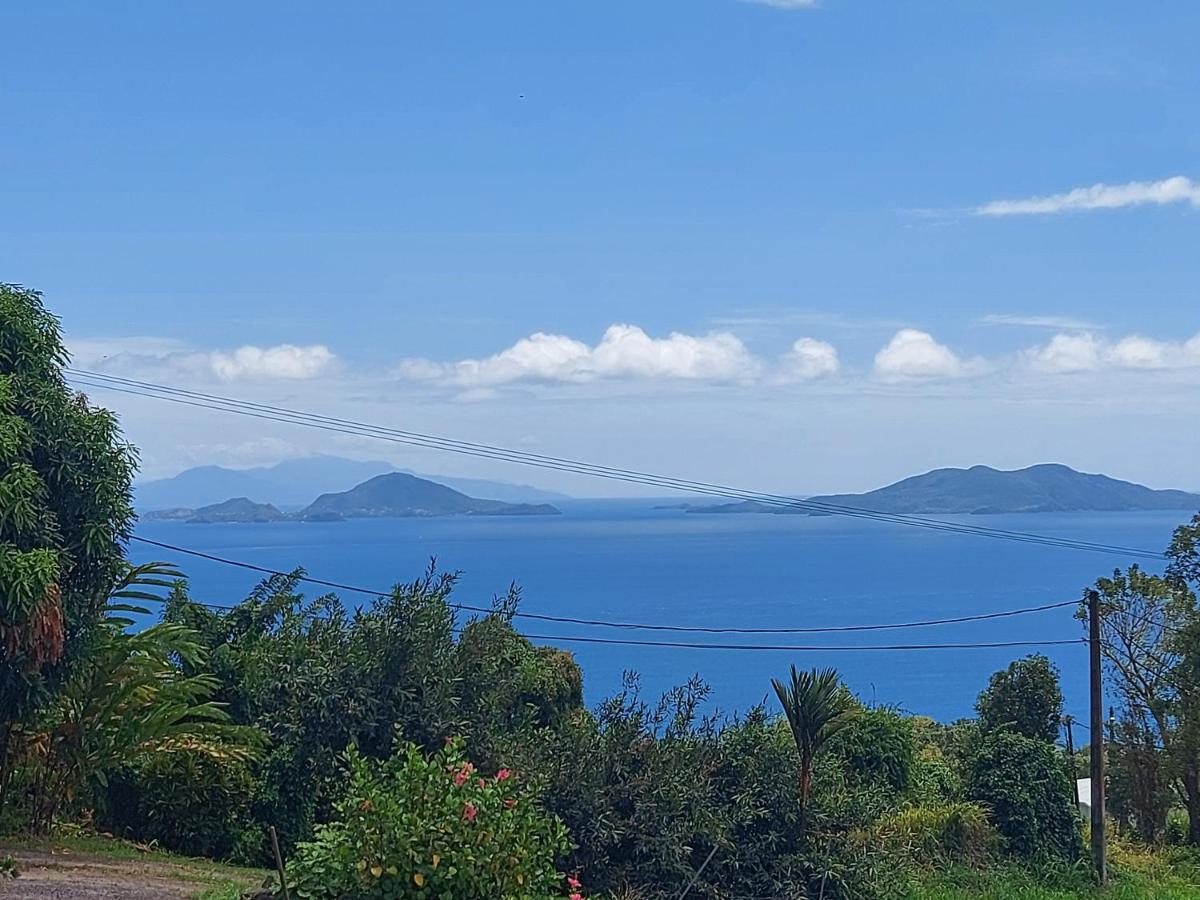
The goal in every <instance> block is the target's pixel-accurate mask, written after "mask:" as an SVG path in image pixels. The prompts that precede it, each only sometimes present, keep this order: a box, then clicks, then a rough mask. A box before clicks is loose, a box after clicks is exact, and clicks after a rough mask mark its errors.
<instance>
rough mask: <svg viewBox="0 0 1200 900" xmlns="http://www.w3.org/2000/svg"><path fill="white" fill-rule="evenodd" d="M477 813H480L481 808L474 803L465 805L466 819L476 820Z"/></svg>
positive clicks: (464, 813) (469, 820) (464, 814)
mask: <svg viewBox="0 0 1200 900" xmlns="http://www.w3.org/2000/svg"><path fill="white" fill-rule="evenodd" d="M477 815H479V810H477V809H476V808H475V804H474V803H467V804H466V805H464V806H463V819H465V820H466V821H468V822H474V821H475V817H476V816H477Z"/></svg>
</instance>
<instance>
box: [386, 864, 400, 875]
mask: <svg viewBox="0 0 1200 900" xmlns="http://www.w3.org/2000/svg"><path fill="white" fill-rule="evenodd" d="M387 873H388V874H389V875H399V874H400V870H399V869H398V868H396V866H388V867H387Z"/></svg>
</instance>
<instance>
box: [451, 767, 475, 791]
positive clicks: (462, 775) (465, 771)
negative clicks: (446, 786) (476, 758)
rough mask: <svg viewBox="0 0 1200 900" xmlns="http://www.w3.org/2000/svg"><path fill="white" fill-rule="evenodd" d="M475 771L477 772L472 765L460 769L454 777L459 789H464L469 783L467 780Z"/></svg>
mask: <svg viewBox="0 0 1200 900" xmlns="http://www.w3.org/2000/svg"><path fill="white" fill-rule="evenodd" d="M474 771H475V767H474V766H473V765H471V764H470V763H467V764H466V765H464V766H463V767H462V768H461V769H459V770H458V774H457V775H455V776H454V783H455V784H456V785H457V786H458V787H462V786H463V785H464V784H466V783H467V779H468V778H470V777H471V774H472V773H473V772H474Z"/></svg>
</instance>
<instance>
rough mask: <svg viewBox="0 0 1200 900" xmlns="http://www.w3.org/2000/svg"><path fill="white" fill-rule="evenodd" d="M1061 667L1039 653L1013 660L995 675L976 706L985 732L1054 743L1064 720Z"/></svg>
mask: <svg viewBox="0 0 1200 900" xmlns="http://www.w3.org/2000/svg"><path fill="white" fill-rule="evenodd" d="M1062 705H1063V695H1062V688H1061V687H1059V683H1058V669H1057V668H1055V666H1054V664H1053V663H1051V662H1050V660H1048V659H1047V658H1046V657H1044V656H1041V655H1040V654H1037V655H1033V656H1027V657H1025V658H1024V659H1018V660H1015V661H1014V662H1012V663H1010V664H1009V666H1008V668H1007V669H1002V670H1001V671H999V672H996V673H995V674H993V675H992V677H991V680H990V681H989V682H988V686H987V688H986V689H985V690H984V691H983V693H981V694H980V695H979V700H978V701H977V702H976V704H975V709H976V711H977V712H978V713H979V723H980V725H981V726H982V728H983V730H984V732H985V733H987V732H993V731H1002V730H1003V731H1012V732H1015V733H1017V734H1023V735H1025V737H1030V738H1036V739H1037V740H1039V741H1048V742H1049V743H1052V744H1053V743H1054V742H1055V741H1056V740H1057V739H1058V728H1059V722H1060V721H1061V720H1062Z"/></svg>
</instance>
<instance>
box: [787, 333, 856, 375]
mask: <svg viewBox="0 0 1200 900" xmlns="http://www.w3.org/2000/svg"><path fill="white" fill-rule="evenodd" d="M840 365H841V364H840V362H839V360H838V352H837V348H836V347H834V346H833V344H827V343H826V342H825V341H818V340H816V339H814V338H807V337H803V338H800V339H799V340H798V341H796V342H795V343H794V344H792V349H791V350H789V351H788V352H787V353H785V354H784V355H783V356H782V357H781V358H780V360H779V369H780V377H781V378H782V379H783V380H785V381H808V380H810V379H813V378H820V377H821V376H823V375H832V374H834V373H835V372H837V370H838V369H839V368H840Z"/></svg>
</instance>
